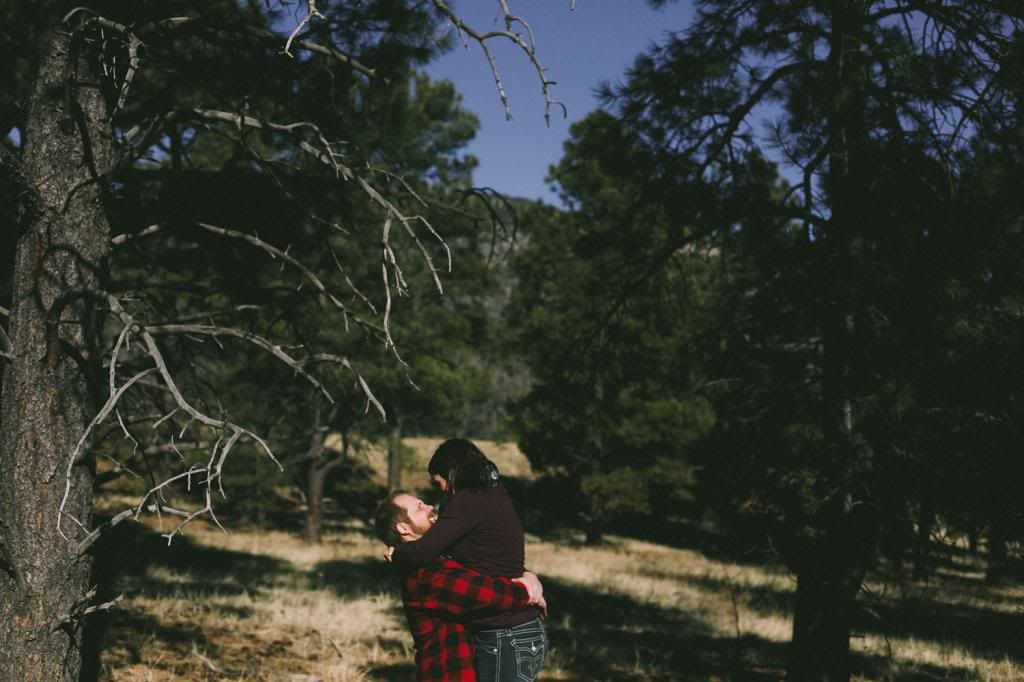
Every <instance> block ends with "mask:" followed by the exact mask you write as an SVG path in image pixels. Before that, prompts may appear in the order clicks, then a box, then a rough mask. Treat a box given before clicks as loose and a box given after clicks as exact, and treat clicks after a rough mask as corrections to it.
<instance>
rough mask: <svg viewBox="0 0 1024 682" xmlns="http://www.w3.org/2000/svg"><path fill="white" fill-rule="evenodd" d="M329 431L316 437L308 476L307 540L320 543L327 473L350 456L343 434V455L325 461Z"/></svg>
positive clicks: (346, 437) (345, 435) (324, 431)
mask: <svg viewBox="0 0 1024 682" xmlns="http://www.w3.org/2000/svg"><path fill="white" fill-rule="evenodd" d="M326 439H327V431H326V429H324V430H323V431H321V432H320V438H319V441H316V437H314V443H312V444H311V447H310V449H311V450H312V448H313V447H316V448H317V454H316V456H315V458H313V459H312V460H311V461H310V464H309V471H308V473H307V476H306V542H308V543H310V544H313V545H318V544H320V541H321V539H322V538H323V508H324V483H325V482H326V481H327V475H328V474H329V473H330V472H331V471H332V470H334V469H335V468H336V467H338V466H339V465H341V464H342V462H344V461H345V458H346V457H347V456H348V435H347V434H345V433H344V432H343V433H342V434H341V442H342V448H341V455H340V456H339V457H337V458H336V459H332V460H329V461H326V462H325V461H324V456H323V452H324V441H325V440H326Z"/></svg>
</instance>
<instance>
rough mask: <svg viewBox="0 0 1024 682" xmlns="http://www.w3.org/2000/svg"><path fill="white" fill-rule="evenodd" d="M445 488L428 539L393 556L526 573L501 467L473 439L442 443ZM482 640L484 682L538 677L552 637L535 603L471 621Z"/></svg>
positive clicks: (438, 455) (436, 461) (409, 562)
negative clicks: (444, 558) (442, 558)
mask: <svg viewBox="0 0 1024 682" xmlns="http://www.w3.org/2000/svg"><path fill="white" fill-rule="evenodd" d="M427 469H428V471H429V472H430V477H431V479H432V480H433V481H434V483H435V484H436V485H437V486H438V487H440V489H441V490H442V491H443V492H444V494H445V502H444V508H443V509H442V510H441V515H440V516H439V517H438V519H437V521H436V522H435V523H434V526H433V528H431V529H430V531H429V532H427V533H426V534H425V535H424V536H423V537H422V538H421V539H419V540H416V541H414V542H405V543H402V544H401V545H399V546H398V547H396V548H395V550H394V553H393V555H392V557H391V560H392V561H393V562H395V563H396V564H398V565H399V566H400V567H402V568H403V569H405V570H411V569H413V568H418V567H420V566H423V565H425V564H427V563H429V562H431V561H433V560H434V559H436V558H437V557H438V556H440V555H442V554H445V555H447V556H450V557H451V558H452V559H454V560H456V561H458V562H459V563H461V564H462V565H463V566H465V567H467V568H471V569H473V570H475V571H477V572H479V573H482V574H484V575H488V576H501V577H505V578H518V577H520V576H521V575H522V574H523V570H524V564H525V556H526V552H525V545H524V537H523V525H522V523H520V521H519V516H518V515H517V514H516V510H515V508H514V507H513V506H512V500H511V499H510V498H509V495H508V492H507V491H506V490H505V488H504V487H503V486H502V485H501V483H500V479H499V476H498V467H497V466H495V465H494V462H492V461H491V460H489V459H488V458H487V457H486V456H485V455H484V453H482V452H481V451H480V449H479V448H478V447H477V446H476V445H474V444H473V442H472V441H469V440H466V439H464V438H453V439H451V440H447V441H445V442H444V443H442V444H441V445H440V446H439V447H438V448H437V450H436V451H435V452H434V456H433V457H431V459H430V464H429V465H428V467H427ZM468 625H469V626H470V628H471V630H472V632H473V639H474V643H475V645H476V664H477V678H478V679H479V680H480V682H533V680H535V679H536V678H537V675H538V673H540V669H541V666H543V665H544V659H545V658H546V657H547V650H548V638H547V633H546V632H545V631H544V625H543V623H542V622H541V620H540V611H539V610H538V608H537V607H535V606H528V607H525V608H523V609H519V610H517V611H506V612H503V613H500V614H498V615H494V616H489V617H486V618H480V619H477V620H474V621H471V622H469V623H468Z"/></svg>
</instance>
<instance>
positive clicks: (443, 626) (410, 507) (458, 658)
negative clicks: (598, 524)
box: [376, 490, 546, 682]
mask: <svg viewBox="0 0 1024 682" xmlns="http://www.w3.org/2000/svg"><path fill="white" fill-rule="evenodd" d="M435 519H436V515H435V514H434V508H433V507H432V506H430V505H429V504H426V503H424V502H423V501H422V500H420V499H418V498H416V497H415V496H413V495H411V494H409V493H407V492H404V491H401V490H399V491H395V492H393V493H391V494H390V495H389V496H388V497H387V499H385V500H384V501H383V502H382V503H381V504H380V506H379V507H378V508H377V515H376V526H377V533H378V535H379V536H380V538H381V540H383V541H384V543H385V544H387V545H388V546H391V547H394V546H396V545H398V544H399V543H402V542H411V541H413V540H417V539H419V538H420V537H422V536H423V534H424V533H426V532H427V531H428V530H430V527H431V525H432V524H433V522H434V520H435ZM402 603H403V605H404V606H405V616H406V618H407V619H408V621H409V629H410V631H411V632H412V636H413V641H414V642H415V647H416V680H417V682H435V681H438V682H449V681H450V682H455V681H457V682H476V679H477V677H476V671H475V669H474V650H473V643H472V642H473V640H472V636H471V635H470V633H469V631H468V630H467V628H466V625H465V623H464V622H462V621H461V620H460V619H461V618H466V617H471V616H473V617H475V616H481V615H488V614H493V613H497V612H499V611H507V610H512V609H520V608H523V607H524V606H527V605H529V604H536V605H538V606H540V607H541V608H542V609H544V608H546V604H545V603H544V595H543V589H542V587H541V584H540V581H539V580H537V576H535V575H534V574H532V573H529V572H527V573H525V574H524V575H523V577H522V578H516V579H513V580H510V579H508V578H499V577H489V576H485V575H481V574H480V573H477V572H476V571H471V570H469V569H467V568H465V567H463V566H462V565H460V564H459V563H458V562H455V561H452V560H450V559H441V560H439V561H436V562H433V563H431V564H428V565H426V566H423V567H421V568H418V569H415V570H413V571H411V572H409V573H408V574H407V575H405V576H403V579H402Z"/></svg>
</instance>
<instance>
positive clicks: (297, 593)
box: [98, 440, 1024, 682]
mask: <svg viewBox="0 0 1024 682" xmlns="http://www.w3.org/2000/svg"><path fill="white" fill-rule="evenodd" d="M410 445H413V446H415V447H414V448H413V451H414V453H413V454H412V455H411V456H410V462H409V466H408V474H409V475H413V474H414V473H415V474H417V475H418V476H420V477H421V478H422V481H423V482H424V483H425V480H426V479H425V476H423V474H422V471H423V465H424V463H425V458H426V457H427V456H429V452H430V451H432V447H433V445H434V443H432V442H430V441H427V440H418V441H415V442H411V443H410ZM485 448H486V450H487V452H488V453H489V454H491V455H492V456H493V457H494V458H495V459H496V460H498V461H499V465H500V466H501V467H502V469H503V470H504V471H505V472H506V473H511V472H512V471H516V472H517V473H518V474H520V475H529V470H528V465H527V464H526V461H525V459H523V458H522V455H521V454H519V453H518V451H516V450H515V449H514V448H511V447H506V448H504V449H502V450H498V448H497V447H496V446H494V445H493V444H487V445H486V446H485ZM369 456H370V458H371V461H374V458H377V459H378V460H381V461H382V454H381V453H379V452H378V453H376V454H374V453H370V455H369ZM516 467H520V468H519V469H516ZM126 502H127V500H124V499H119V498H118V497H117V496H110V495H108V496H107V497H105V498H102V504H103V506H104V507H105V508H106V509H108V510H111V511H115V510H118V509H120V508H123V505H124V504H125V503H126ZM297 519H298V516H297V515H296V525H295V527H294V528H295V532H286V531H285V530H281V529H266V528H244V529H238V528H234V529H232V532H231V533H230V534H228V535H224V534H223V533H221V532H220V531H219V530H217V529H216V528H214V527H211V526H209V525H207V524H204V523H202V522H198V523H195V524H193V525H192V526H191V527H190V528H189V530H188V531H187V532H186V534H185V535H184V536H183V537H179V538H176V539H175V540H174V543H173V545H172V546H170V547H168V546H167V544H166V541H165V540H163V539H162V538H160V537H159V535H158V533H157V524H156V522H155V521H154V520H150V521H147V522H146V523H145V524H131V523H128V524H122V525H121V526H119V527H118V528H116V529H115V531H114V536H113V537H112V538H111V539H110V540H111V541H108V543H107V548H106V550H105V551H104V552H103V553H102V555H101V557H102V561H101V563H100V565H99V566H98V575H99V576H100V582H101V590H106V592H107V594H116V593H118V592H124V593H125V595H126V596H125V599H124V601H123V602H122V604H121V608H119V609H118V610H116V611H114V612H113V613H111V614H110V615H109V616H104V615H101V616H99V617H100V618H106V619H107V620H106V623H107V629H106V632H105V635H104V640H105V641H104V642H103V646H102V657H101V659H100V679H102V680H132V681H135V680H139V681H145V680H153V681H169V680H217V679H250V680H267V681H270V680H274V681H278V680H280V681H293V682H300V681H305V682H311V681H312V680H322V681H323V682H329V681H330V682H341V681H355V680H411V679H413V668H412V650H411V642H412V640H411V638H410V636H409V634H408V633H407V631H406V629H405V621H404V617H403V615H402V611H401V606H400V601H399V598H398V594H397V589H396V588H395V586H394V584H393V580H392V578H391V577H390V574H389V571H388V569H387V567H386V566H385V565H384V563H383V562H382V561H381V558H380V557H381V550H382V549H383V546H382V545H381V544H380V543H379V542H377V541H376V540H375V539H374V538H373V537H372V536H371V534H370V532H369V530H368V529H367V528H366V527H365V525H364V524H363V523H362V522H359V521H353V520H342V519H334V520H333V522H332V524H331V525H330V526H329V532H328V534H327V538H326V541H325V542H324V544H323V545H321V546H319V547H310V546H307V545H305V544H303V543H302V541H301V540H300V539H298V536H297V532H298V529H299V526H298V520H297ZM714 546H715V545H714V542H713V534H711V535H710V536H709V535H708V532H707V530H706V529H703V530H702V529H699V528H680V533H679V536H678V541H677V542H675V543H673V545H671V546H670V545H661V544H654V543H651V542H646V541H641V540H637V539H632V538H627V537H611V538H609V540H608V542H607V543H606V544H605V545H603V546H600V547H597V548H590V547H585V546H583V545H582V544H581V543H580V542H579V541H578V539H576V538H572V537H568V538H566V537H562V538H560V539H559V541H557V542H556V541H555V540H553V539H550V538H547V539H542V538H538V537H535V536H530V537H528V542H527V563H528V565H529V566H530V567H531V568H532V569H533V570H535V571H537V572H538V573H539V574H540V575H541V577H542V579H543V581H544V583H545V589H546V592H547V595H548V600H549V603H550V607H551V615H550V618H549V622H548V628H549V631H550V634H551V640H552V647H553V653H552V655H551V657H550V659H549V661H548V664H547V665H546V667H545V672H544V674H543V675H542V679H544V680H580V681H594V682H596V681H599V680H726V679H730V680H775V679H779V678H780V677H781V676H782V674H783V670H784V665H785V643H786V641H787V639H788V637H789V629H790V620H789V615H788V611H789V603H790V600H791V597H792V593H793V588H794V583H793V580H792V578H791V577H790V576H789V575H788V574H787V573H786V572H785V571H784V570H782V569H781V568H779V567H772V566H767V567H766V566H762V565H755V564H750V563H746V562H745V561H744V560H743V559H744V558H743V557H730V556H725V555H720V554H719V553H718V552H716V551H715V550H714ZM697 547H701V548H702V550H701V551H698V549H696V548H697ZM111 580H112V581H113V582H112V583H109V584H108V582H109V581H111ZM101 596H102V595H101ZM865 604H866V605H867V606H868V607H870V609H869V610H866V611H865V613H864V614H863V618H862V621H861V623H860V624H859V626H858V632H857V635H856V638H855V639H854V642H853V646H854V650H855V665H856V667H857V670H858V671H859V675H858V679H872V680H874V679H897V680H930V679H935V680H996V681H1000V682H1009V681H1010V680H1021V679H1024V654H1022V653H1021V651H1020V648H1019V646H1018V645H1019V636H1020V633H1021V626H1020V622H1021V618H1022V614H1024V611H1022V609H1024V589H1022V588H1021V587H1018V586H1014V587H1007V588H1004V589H999V590H996V589H991V588H988V587H986V586H985V585H984V584H983V581H982V573H981V567H980V564H979V562H978V560H977V558H975V557H973V556H972V555H970V554H969V553H967V552H966V551H963V552H959V551H952V552H950V553H949V554H948V557H947V561H946V562H945V564H944V565H943V567H942V568H941V569H940V570H939V572H938V573H937V575H936V577H935V578H934V579H933V580H932V581H931V582H930V583H928V584H924V583H909V582H908V583H904V584H899V585H897V584H892V583H887V582H882V581H875V582H873V583H872V584H871V585H869V592H868V594H866V595H865Z"/></svg>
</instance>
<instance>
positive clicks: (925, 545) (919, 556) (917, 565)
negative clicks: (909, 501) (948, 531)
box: [913, 505, 935, 580]
mask: <svg viewBox="0 0 1024 682" xmlns="http://www.w3.org/2000/svg"><path fill="white" fill-rule="evenodd" d="M934 528H935V513H934V512H933V511H932V509H931V507H930V506H929V505H925V506H924V507H922V509H921V514H920V516H919V518H918V520H917V537H916V538H915V540H914V573H913V579H914V580H925V579H926V578H928V576H929V575H930V574H931V542H932V530H933V529H934Z"/></svg>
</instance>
